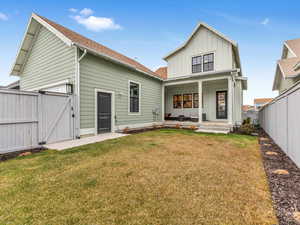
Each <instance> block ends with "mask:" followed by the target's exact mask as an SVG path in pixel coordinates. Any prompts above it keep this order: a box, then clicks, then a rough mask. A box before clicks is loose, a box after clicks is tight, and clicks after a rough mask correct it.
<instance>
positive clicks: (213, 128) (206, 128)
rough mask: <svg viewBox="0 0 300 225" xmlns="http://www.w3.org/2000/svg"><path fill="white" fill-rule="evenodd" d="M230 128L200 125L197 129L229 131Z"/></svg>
mask: <svg viewBox="0 0 300 225" xmlns="http://www.w3.org/2000/svg"><path fill="white" fill-rule="evenodd" d="M230 128H231V127H229V126H227V127H225V126H208V125H205V126H203V125H200V126H199V129H205V130H230Z"/></svg>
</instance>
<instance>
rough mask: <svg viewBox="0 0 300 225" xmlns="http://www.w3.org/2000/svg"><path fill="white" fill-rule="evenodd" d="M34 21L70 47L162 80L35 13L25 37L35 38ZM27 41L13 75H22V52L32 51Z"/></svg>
mask: <svg viewBox="0 0 300 225" xmlns="http://www.w3.org/2000/svg"><path fill="white" fill-rule="evenodd" d="M32 19H34V20H35V21H37V22H39V23H40V24H42V25H44V26H46V28H48V29H49V30H50V31H52V32H55V34H56V35H57V36H58V37H59V38H61V39H63V41H65V42H66V44H68V45H77V46H79V47H81V48H86V49H87V50H88V51H91V52H94V53H97V54H99V55H101V56H103V57H105V58H109V59H113V60H115V61H116V62H119V63H122V64H124V65H129V66H131V67H133V68H135V69H137V70H138V71H141V72H143V73H146V74H148V75H150V76H154V77H156V78H159V79H161V78H160V76H158V75H157V74H156V73H154V72H153V71H152V70H150V69H148V68H147V67H145V66H144V65H142V64H140V63H138V62H137V61H135V60H133V59H131V58H129V57H127V56H124V55H122V54H120V53H118V52H116V51H114V50H112V49H110V48H108V47H106V46H104V45H101V44H99V43H97V42H95V41H93V40H91V39H88V38H86V37H84V36H82V35H80V34H78V33H76V32H74V31H72V30H70V29H68V28H66V27H64V26H62V25H59V24H57V23H55V22H53V21H51V20H49V19H47V18H45V17H42V16H39V15H37V14H35V13H33V14H32V16H31V18H30V21H29V25H28V27H27V31H26V34H25V35H28V34H30V35H31V36H34V33H33V32H32V33H30V31H28V30H29V29H30V28H31V27H30V26H31V22H32ZM27 39H28V37H27V36H25V37H24V39H23V42H22V46H21V48H20V50H19V53H18V55H17V59H16V63H15V64H14V67H13V69H12V72H11V75H20V72H21V66H22V65H20V67H18V63H17V61H18V57H19V56H20V54H21V52H22V51H26V52H28V51H29V50H30V49H29V48H30V47H28V46H30V43H29V42H30V41H33V40H29V41H27V42H26V40H27ZM24 41H25V43H24ZM26 47H27V48H26ZM21 61H24V60H21ZM21 63H22V62H21ZM23 63H24V62H23ZM16 64H17V65H16ZM15 67H17V68H15Z"/></svg>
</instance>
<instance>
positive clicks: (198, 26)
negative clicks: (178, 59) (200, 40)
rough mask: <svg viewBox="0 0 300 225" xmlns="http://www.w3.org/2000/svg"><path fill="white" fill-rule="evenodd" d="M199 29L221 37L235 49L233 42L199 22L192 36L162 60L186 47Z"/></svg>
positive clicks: (235, 44)
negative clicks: (201, 28)
mask: <svg viewBox="0 0 300 225" xmlns="http://www.w3.org/2000/svg"><path fill="white" fill-rule="evenodd" d="M200 27H205V28H206V29H208V30H210V31H211V32H213V33H215V34H216V35H218V36H219V37H221V38H223V39H224V40H226V41H228V42H229V43H231V44H232V45H233V46H235V47H237V43H236V42H235V41H233V40H231V39H229V38H227V37H226V36H225V35H224V34H222V33H221V32H219V31H217V30H215V29H214V28H212V27H211V26H209V25H207V24H206V23H203V22H199V23H198V25H197V26H196V28H195V29H194V30H193V32H192V34H191V35H190V36H189V37H188V39H187V40H186V41H185V42H184V43H183V44H182V45H181V46H179V47H178V48H176V49H175V50H173V51H171V52H170V53H169V54H167V55H166V56H165V57H163V59H164V60H166V59H167V58H169V57H170V56H171V55H173V54H175V53H176V52H178V51H179V50H181V49H183V48H185V47H186V46H187V44H188V43H189V42H190V41H191V40H192V38H193V37H194V35H195V34H196V33H197V31H198V30H199V29H200Z"/></svg>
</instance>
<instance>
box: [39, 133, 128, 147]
mask: <svg viewBox="0 0 300 225" xmlns="http://www.w3.org/2000/svg"><path fill="white" fill-rule="evenodd" d="M127 135H128V134H120V133H105V134H99V135H96V136H90V137H83V138H81V139H76V140H70V141H63V142H57V143H53V144H46V145H44V147H45V148H47V149H54V150H59V151H60V150H65V149H68V148H74V147H78V146H82V145H87V144H92V143H97V142H101V141H106V140H110V139H115V138H119V137H124V136H127Z"/></svg>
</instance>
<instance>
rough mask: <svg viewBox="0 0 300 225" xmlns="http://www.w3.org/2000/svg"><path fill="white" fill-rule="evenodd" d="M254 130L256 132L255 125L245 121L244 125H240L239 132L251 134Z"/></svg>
mask: <svg viewBox="0 0 300 225" xmlns="http://www.w3.org/2000/svg"><path fill="white" fill-rule="evenodd" d="M254 132H255V127H254V125H252V124H249V123H245V124H243V125H242V126H240V128H239V133H241V134H248V135H250V134H252V133H254Z"/></svg>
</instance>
